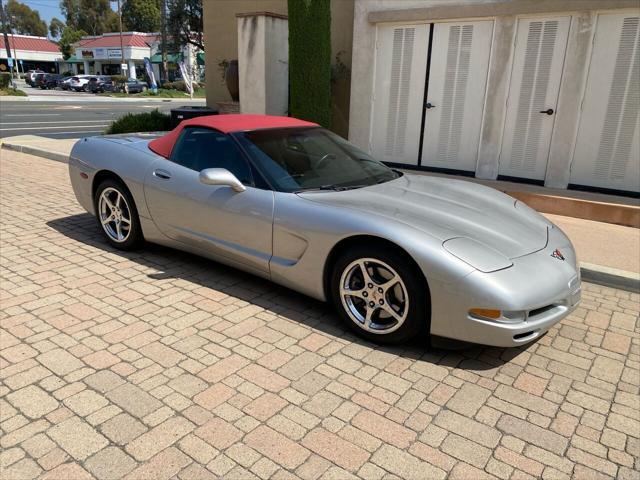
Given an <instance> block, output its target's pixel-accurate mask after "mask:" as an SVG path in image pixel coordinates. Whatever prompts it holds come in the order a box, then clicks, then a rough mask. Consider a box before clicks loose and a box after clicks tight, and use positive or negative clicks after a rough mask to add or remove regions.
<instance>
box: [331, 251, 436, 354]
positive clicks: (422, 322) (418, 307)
mask: <svg viewBox="0 0 640 480" xmlns="http://www.w3.org/2000/svg"><path fill="white" fill-rule="evenodd" d="M364 258H370V259H374V260H379V261H381V262H383V263H384V264H386V265H388V266H389V267H391V268H393V269H394V270H395V272H396V273H397V274H398V275H399V276H400V277H401V279H402V282H403V283H404V285H405V288H406V294H407V296H408V300H409V308H408V313H407V317H406V319H405V320H404V323H402V324H401V325H400V327H398V328H397V329H396V330H393V331H391V332H389V333H373V332H370V331H367V330H365V329H364V328H363V327H362V326H360V325H359V324H357V322H356V320H354V319H352V318H351V316H350V314H349V313H348V311H347V310H346V307H345V305H343V302H342V298H341V295H340V283H341V277H342V274H343V272H345V270H346V269H347V268H348V267H349V266H350V265H351V264H352V263H353V262H354V261H356V260H358V259H364ZM330 298H331V301H332V303H333V306H334V308H335V309H336V310H337V312H338V314H339V315H340V317H342V319H343V320H344V322H345V323H346V324H347V326H348V327H349V328H350V329H351V330H353V331H354V332H355V333H356V334H357V335H359V336H360V337H362V338H364V339H366V340H368V341H371V342H375V343H382V344H396V343H403V342H406V341H408V340H411V339H415V338H418V337H421V336H425V337H426V336H427V334H428V332H429V324H430V318H431V317H430V315H431V313H430V298H429V289H428V286H427V284H426V282H425V280H424V277H423V276H422V273H421V272H420V271H419V270H418V268H417V267H416V266H415V265H414V264H413V263H412V262H411V260H410V259H408V258H407V257H406V255H405V254H404V253H402V252H400V251H398V250H394V249H390V248H388V247H387V246H380V245H370V246H358V247H352V248H349V249H348V250H346V251H345V252H343V253H342V254H341V255H340V256H339V257H338V259H337V261H336V262H335V265H334V267H333V271H332V274H331V279H330ZM385 298H386V294H385Z"/></svg>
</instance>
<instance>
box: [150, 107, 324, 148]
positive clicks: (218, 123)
mask: <svg viewBox="0 0 640 480" xmlns="http://www.w3.org/2000/svg"><path fill="white" fill-rule="evenodd" d="M317 126H318V124H317V123H311V122H307V121H304V120H298V119H297V118H293V117H276V116H271V115H208V116H205V117H196V118H192V119H190V120H184V121H182V122H181V123H180V125H178V126H177V127H176V128H174V129H173V130H171V131H170V132H169V133H167V134H166V135H163V136H162V137H160V138H156V139H155V140H152V141H151V142H149V148H150V149H151V150H152V151H154V152H155V153H157V154H158V155H161V156H163V157H165V158H169V157H170V156H171V150H173V146H174V145H175V143H176V141H177V140H178V137H179V136H180V132H182V129H183V128H184V127H208V128H213V129H215V130H218V131H220V132H222V133H231V132H246V131H250V130H264V129H269V128H288V127H317Z"/></svg>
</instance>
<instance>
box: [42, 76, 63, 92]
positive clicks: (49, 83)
mask: <svg viewBox="0 0 640 480" xmlns="http://www.w3.org/2000/svg"><path fill="white" fill-rule="evenodd" d="M60 79H62V75H59V74H57V73H45V74H44V75H42V76H40V75H38V76H37V78H36V85H35V86H37V87H40V88H41V89H43V90H48V89H50V88H56V87H57V86H58V80H60Z"/></svg>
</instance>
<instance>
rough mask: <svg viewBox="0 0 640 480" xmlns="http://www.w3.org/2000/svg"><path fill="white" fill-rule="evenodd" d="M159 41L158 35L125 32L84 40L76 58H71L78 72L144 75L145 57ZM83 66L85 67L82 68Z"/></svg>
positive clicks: (78, 46) (78, 48) (80, 44)
mask: <svg viewBox="0 0 640 480" xmlns="http://www.w3.org/2000/svg"><path fill="white" fill-rule="evenodd" d="M157 41H158V34H157V33H138V32H123V33H122V35H120V33H105V34H104V35H99V36H95V37H83V38H82V39H81V40H80V41H79V42H77V43H75V44H74V47H75V55H74V56H73V57H71V58H70V59H69V61H70V63H72V64H73V72H74V73H76V74H77V73H85V74H95V75H125V76H128V77H130V78H137V77H141V76H143V74H144V58H145V57H149V56H150V55H151V47H152V45H153V44H154V43H157ZM79 65H82V68H79Z"/></svg>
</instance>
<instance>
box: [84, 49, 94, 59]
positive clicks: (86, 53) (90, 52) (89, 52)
mask: <svg viewBox="0 0 640 480" xmlns="http://www.w3.org/2000/svg"><path fill="white" fill-rule="evenodd" d="M82 58H93V50H82Z"/></svg>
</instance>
